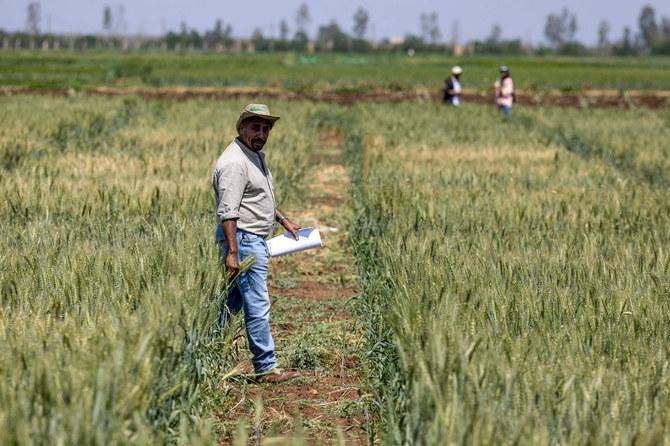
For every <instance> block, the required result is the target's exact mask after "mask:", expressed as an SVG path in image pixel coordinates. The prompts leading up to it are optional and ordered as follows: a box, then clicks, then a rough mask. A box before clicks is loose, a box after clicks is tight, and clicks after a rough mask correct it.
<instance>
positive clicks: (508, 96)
mask: <svg viewBox="0 0 670 446" xmlns="http://www.w3.org/2000/svg"><path fill="white" fill-rule="evenodd" d="M493 88H494V89H495V90H496V103H497V104H498V105H503V106H505V107H509V108H512V104H514V98H513V97H512V93H514V82H513V81H512V78H511V77H509V76H507V77H505V78H504V79H503V80H502V82H500V79H497V80H496V81H495V82H494V83H493Z"/></svg>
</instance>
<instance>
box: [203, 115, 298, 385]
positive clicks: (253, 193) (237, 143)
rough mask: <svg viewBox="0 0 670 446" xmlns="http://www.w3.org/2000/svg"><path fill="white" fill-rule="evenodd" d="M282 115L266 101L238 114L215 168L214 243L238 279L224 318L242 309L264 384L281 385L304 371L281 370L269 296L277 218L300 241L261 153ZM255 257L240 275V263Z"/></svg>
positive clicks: (256, 365)
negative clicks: (270, 255) (272, 238)
mask: <svg viewBox="0 0 670 446" xmlns="http://www.w3.org/2000/svg"><path fill="white" fill-rule="evenodd" d="M278 119H279V116H275V115H272V114H271V113H270V109H269V108H268V107H267V105H264V104H249V105H247V107H246V108H245V109H244V110H243V111H242V113H241V114H240V116H239V117H238V118H237V125H236V126H237V133H238V137H237V138H236V139H235V140H234V141H233V142H232V143H231V144H230V145H229V146H228V148H226V150H224V152H223V153H222V154H221V156H220V157H219V159H218V161H217V162H216V166H215V167H214V173H213V175H212V186H213V187H214V196H215V198H216V220H217V223H219V224H218V225H217V228H216V241H217V243H219V246H220V247H221V248H222V249H221V254H222V256H223V261H224V262H225V266H226V271H228V272H229V274H230V278H231V279H236V283H235V285H234V287H233V288H232V289H231V291H230V292H229V294H228V300H227V302H226V304H225V309H224V312H225V314H224V315H223V316H222V317H223V319H222V321H223V322H225V320H227V319H229V318H230V316H231V315H234V314H237V313H238V312H239V311H240V310H241V309H244V322H245V325H246V329H247V339H248V340H249V349H250V350H251V352H252V353H253V358H252V360H251V362H252V363H253V365H254V369H255V371H256V374H257V375H258V376H259V378H258V381H260V382H271V383H278V382H282V381H286V380H288V379H293V378H297V377H298V376H300V375H302V374H301V373H300V372H295V371H282V370H280V369H279V368H277V361H276V359H275V353H274V341H273V339H272V335H271V334H270V323H269V313H270V297H269V294H268V288H267V272H268V250H267V247H266V245H265V241H264V240H265V238H266V237H267V236H268V235H270V233H271V232H272V228H273V227H274V223H275V221H277V222H278V223H280V224H281V225H282V226H284V228H285V229H286V230H287V231H288V232H290V233H291V234H293V237H295V238H296V240H297V239H298V235H297V233H296V230H297V229H300V226H299V225H297V224H295V223H293V222H291V221H290V220H289V218H288V217H287V216H286V215H284V214H282V213H281V212H280V211H279V209H277V207H276V204H275V198H274V189H273V184H272V174H270V171H269V170H268V167H267V164H265V154H264V153H263V152H261V150H262V149H263V146H264V145H265V143H266V142H267V140H268V136H269V134H270V130H271V129H272V127H273V125H274V123H275V122H276V121H277V120H278ZM249 257H253V258H254V263H253V265H252V266H251V268H250V269H249V270H247V271H245V272H243V273H240V272H239V271H240V263H241V262H242V261H243V260H244V259H246V258H249Z"/></svg>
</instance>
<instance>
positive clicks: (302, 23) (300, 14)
mask: <svg viewBox="0 0 670 446" xmlns="http://www.w3.org/2000/svg"><path fill="white" fill-rule="evenodd" d="M311 21H312V19H311V18H310V16H309V7H308V6H307V4H306V3H302V4H301V5H300V6H299V7H298V10H297V11H296V13H295V24H296V27H297V28H298V32H301V33H303V34H304V35H305V36H306V35H307V25H309V23H310V22H311ZM296 35H297V33H296Z"/></svg>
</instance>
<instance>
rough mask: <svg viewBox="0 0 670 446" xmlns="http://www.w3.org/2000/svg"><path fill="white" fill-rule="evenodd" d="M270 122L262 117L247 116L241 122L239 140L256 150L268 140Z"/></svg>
mask: <svg viewBox="0 0 670 446" xmlns="http://www.w3.org/2000/svg"><path fill="white" fill-rule="evenodd" d="M270 128H271V126H270V122H268V121H267V120H265V119H263V118H256V117H254V118H249V119H245V120H244V122H242V126H241V127H240V140H241V141H242V142H243V143H244V145H245V146H247V147H249V148H250V149H251V150H253V151H255V152H258V151H259V150H261V149H262V148H263V146H264V145H265V143H266V142H267V141H268V136H269V135H270Z"/></svg>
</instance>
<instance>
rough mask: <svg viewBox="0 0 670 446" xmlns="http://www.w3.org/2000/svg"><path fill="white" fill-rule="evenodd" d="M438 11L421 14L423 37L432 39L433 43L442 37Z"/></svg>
mask: <svg viewBox="0 0 670 446" xmlns="http://www.w3.org/2000/svg"><path fill="white" fill-rule="evenodd" d="M437 19H438V15H437V12H431V13H430V14H428V13H422V14H421V15H420V16H419V20H420V22H421V38H422V39H423V40H430V41H431V42H432V43H437V41H438V40H440V37H442V32H441V31H440V25H439V24H438V23H437Z"/></svg>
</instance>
